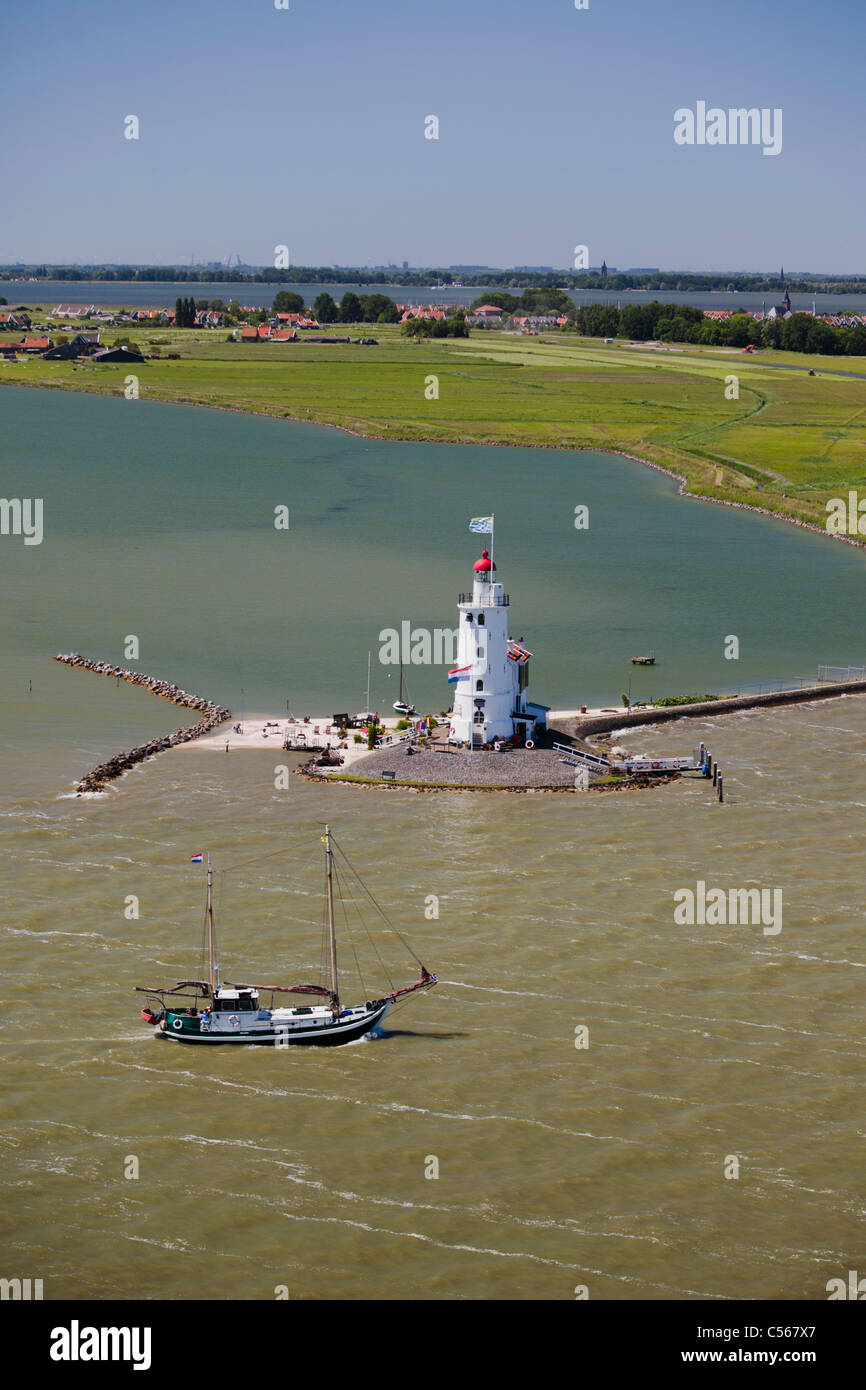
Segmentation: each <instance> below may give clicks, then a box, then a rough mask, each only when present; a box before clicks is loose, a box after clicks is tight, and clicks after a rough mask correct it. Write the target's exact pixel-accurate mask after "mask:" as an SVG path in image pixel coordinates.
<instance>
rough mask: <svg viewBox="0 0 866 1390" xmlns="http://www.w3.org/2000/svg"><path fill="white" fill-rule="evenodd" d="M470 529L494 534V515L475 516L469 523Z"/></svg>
mask: <svg viewBox="0 0 866 1390" xmlns="http://www.w3.org/2000/svg"><path fill="white" fill-rule="evenodd" d="M469 530H470V531H483V532H485V533H487V534H489V535H491V536H492V535H493V517H492V516H473V518H472V520H471V521H470V523H469Z"/></svg>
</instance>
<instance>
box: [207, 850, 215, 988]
mask: <svg viewBox="0 0 866 1390" xmlns="http://www.w3.org/2000/svg"><path fill="white" fill-rule="evenodd" d="M207 949H208V970H209V980H210V997H211V1001H213V1000H214V999H216V972H217V967H216V944H215V942H214V930H213V869H212V868H211V866H210V854H208V857H207Z"/></svg>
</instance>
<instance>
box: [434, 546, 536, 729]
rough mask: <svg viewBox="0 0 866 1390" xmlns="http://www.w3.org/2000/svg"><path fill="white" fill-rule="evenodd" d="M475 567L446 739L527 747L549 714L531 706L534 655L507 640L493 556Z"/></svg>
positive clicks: (462, 619) (463, 611) (464, 601)
mask: <svg viewBox="0 0 866 1390" xmlns="http://www.w3.org/2000/svg"><path fill="white" fill-rule="evenodd" d="M478 529H480V528H478ZM490 529H491V530H492V526H491V528H490ZM472 568H473V572H474V573H473V583H472V593H471V594H461V595H460V599H459V603H458V609H459V627H458V639H457V665H456V666H455V668H454V670H453V671H451V672H449V675H448V679H449V681H451V682H452V684H453V685H454V686H455V691H454V708H453V711H452V713H451V717H450V729H449V736H448V741H449V743H458V744H466V745H468V746H469V747H470V748H483V747H485V746H486V745H488V744H492V743H494V742H497V741H500V740H507V739H513V740H514V742H515V743H518V744H521V745H523V744H524V743H525V742H526V741H527V740H531V739H532V738H533V735H534V734H535V732H536V730H537V729H538V728H540V727H543V726H544V724H545V722H546V721H545V716H546V713H547V711H546V707H543V706H540V705H532V704H529V703H527V699H526V688H527V685H528V682H529V660H530V656H531V653H530V652H528V651H527V650H526V648H525V647H524V646H523V645H522V644H521V643H519V642H515V641H513V640H512V638H511V637H510V636H509V633H508V595H507V594H506V593H505V592H504V589H503V586H502V584H501V583H500V582H499V580H498V579H497V578H496V566H495V565H494V563H493V560H492V558H491V556H490V554H489V553H488V552H487V551H486V550H485V551H483V552H482V555H481V558H480V559H479V560H476V561H475V564H474V565H473V567H472Z"/></svg>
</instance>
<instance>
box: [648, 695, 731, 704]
mask: <svg viewBox="0 0 866 1390" xmlns="http://www.w3.org/2000/svg"><path fill="white" fill-rule="evenodd" d="M721 698H722V697H721V696H720V695H666V696H665V697H664V699H661V700H649V701H648V703H649V704H651V705H699V704H702V703H703V701H704V700H720V699H721Z"/></svg>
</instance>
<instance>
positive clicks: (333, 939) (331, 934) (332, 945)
mask: <svg viewBox="0 0 866 1390" xmlns="http://www.w3.org/2000/svg"><path fill="white" fill-rule="evenodd" d="M324 840H325V867H326V870H327V882H328V947H329V949H330V952H331V994H332V995H333V999H334V1013H335V1014H339V1012H340V995H339V992H338V987H337V936H336V932H335V931H334V880H333V875H332V873H331V827H330V826H329V825H326V826H325V835H324Z"/></svg>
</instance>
